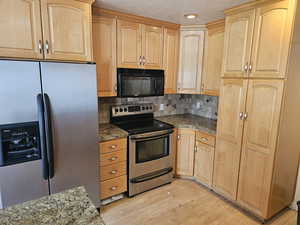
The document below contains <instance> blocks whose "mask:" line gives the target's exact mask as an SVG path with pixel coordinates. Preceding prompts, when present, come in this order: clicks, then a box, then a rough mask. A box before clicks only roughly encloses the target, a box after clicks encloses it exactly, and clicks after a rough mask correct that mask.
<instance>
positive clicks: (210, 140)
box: [196, 131, 216, 147]
mask: <svg viewBox="0 0 300 225" xmlns="http://www.w3.org/2000/svg"><path fill="white" fill-rule="evenodd" d="M196 140H197V141H200V142H202V143H204V144H207V145H210V146H213V147H214V146H215V142H216V137H214V136H212V135H209V134H206V133H202V132H200V131H197V132H196Z"/></svg>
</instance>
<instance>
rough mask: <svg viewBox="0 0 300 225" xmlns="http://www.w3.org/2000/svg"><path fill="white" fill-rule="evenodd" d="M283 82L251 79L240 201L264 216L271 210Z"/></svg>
mask: <svg viewBox="0 0 300 225" xmlns="http://www.w3.org/2000/svg"><path fill="white" fill-rule="evenodd" d="M283 86H284V81H281V80H250V81H249V90H248V97H247V105H246V111H245V113H246V115H244V118H245V125H244V126H245V127H244V135H243V146H242V157H241V169H240V176H239V191H238V202H239V203H240V204H241V205H243V206H245V207H247V208H248V209H250V210H252V211H253V212H255V213H256V214H257V215H259V216H261V217H265V216H267V214H268V212H267V211H268V206H269V204H268V199H269V196H270V191H271V183H272V176H273V167H274V159H275V150H276V140H277V136H278V127H279V119H280V110H281V102H282V95H283ZM287 176H288V175H287Z"/></svg>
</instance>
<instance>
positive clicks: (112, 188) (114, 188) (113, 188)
mask: <svg viewBox="0 0 300 225" xmlns="http://www.w3.org/2000/svg"><path fill="white" fill-rule="evenodd" d="M117 188H118V187H117V186H113V187H111V188H110V189H111V190H112V191H115V190H117Z"/></svg>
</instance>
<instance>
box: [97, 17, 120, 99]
mask: <svg viewBox="0 0 300 225" xmlns="http://www.w3.org/2000/svg"><path fill="white" fill-rule="evenodd" d="M116 32H117V20H116V19H115V18H113V17H104V16H94V17H93V50H94V60H95V61H96V65H97V84H98V96H99V97H112V96H117V74H116V73H117V66H116V47H117V40H116V39H117V33H116Z"/></svg>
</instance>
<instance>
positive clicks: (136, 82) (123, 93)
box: [118, 68, 164, 97]
mask: <svg viewBox="0 0 300 225" xmlns="http://www.w3.org/2000/svg"><path fill="white" fill-rule="evenodd" d="M163 95H164V71H163V70H140V69H121V68H119V69H118V96H119V97H148V96H163Z"/></svg>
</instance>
